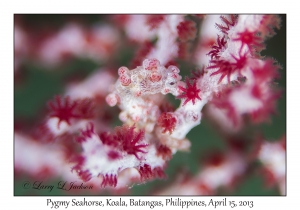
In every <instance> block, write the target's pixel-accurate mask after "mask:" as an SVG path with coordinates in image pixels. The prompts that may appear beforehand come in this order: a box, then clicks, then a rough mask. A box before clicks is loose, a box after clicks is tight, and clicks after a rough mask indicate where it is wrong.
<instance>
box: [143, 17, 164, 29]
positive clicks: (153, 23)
mask: <svg viewBox="0 0 300 210" xmlns="http://www.w3.org/2000/svg"><path fill="white" fill-rule="evenodd" d="M164 19H165V15H147V21H146V23H147V24H148V25H149V27H150V30H152V29H155V28H158V26H159V25H160V24H161V23H162V22H163V21H164Z"/></svg>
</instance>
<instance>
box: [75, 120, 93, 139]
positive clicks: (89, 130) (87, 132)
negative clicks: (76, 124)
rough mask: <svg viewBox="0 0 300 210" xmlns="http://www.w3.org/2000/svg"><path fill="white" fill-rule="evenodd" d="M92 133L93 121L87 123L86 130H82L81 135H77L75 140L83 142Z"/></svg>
mask: <svg viewBox="0 0 300 210" xmlns="http://www.w3.org/2000/svg"><path fill="white" fill-rule="evenodd" d="M93 134H95V132H94V124H93V123H89V124H88V125H87V126H86V130H82V131H81V136H79V137H78V138H77V141H78V142H79V143H81V142H84V141H86V139H87V138H91V137H92V135H93Z"/></svg>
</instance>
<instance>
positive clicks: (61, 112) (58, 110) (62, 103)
mask: <svg viewBox="0 0 300 210" xmlns="http://www.w3.org/2000/svg"><path fill="white" fill-rule="evenodd" d="M76 105H77V102H75V101H73V102H71V100H70V97H69V96H67V97H65V98H64V99H62V98H61V96H55V97H54V102H53V101H50V102H48V106H49V108H50V109H51V114H50V117H57V118H58V119H59V122H58V126H59V125H60V123H61V122H62V121H65V122H66V123H68V124H69V125H70V120H71V118H75V117H77V115H75V113H74V110H75V107H76Z"/></svg>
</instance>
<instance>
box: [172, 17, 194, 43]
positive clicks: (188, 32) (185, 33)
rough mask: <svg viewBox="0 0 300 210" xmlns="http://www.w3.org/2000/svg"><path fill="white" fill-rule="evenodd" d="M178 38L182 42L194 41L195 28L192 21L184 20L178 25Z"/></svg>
mask: <svg viewBox="0 0 300 210" xmlns="http://www.w3.org/2000/svg"><path fill="white" fill-rule="evenodd" d="M177 33H178V37H179V39H180V40H182V41H188V40H193V39H195V36H196V33H197V28H196V24H195V22H194V21H191V20H185V21H182V22H180V23H179V25H178V26H177Z"/></svg>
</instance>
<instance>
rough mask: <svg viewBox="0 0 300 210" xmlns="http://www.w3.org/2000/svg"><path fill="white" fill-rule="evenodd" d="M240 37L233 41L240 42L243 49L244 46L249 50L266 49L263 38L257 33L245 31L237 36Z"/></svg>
mask: <svg viewBox="0 0 300 210" xmlns="http://www.w3.org/2000/svg"><path fill="white" fill-rule="evenodd" d="M237 35H238V37H237V38H234V39H232V40H233V41H240V42H241V43H242V46H241V48H243V46H245V45H246V46H247V47H248V48H249V49H252V48H256V49H259V50H261V49H263V48H264V44H263V43H262V42H263V39H262V37H260V36H258V35H256V33H255V32H250V31H248V30H245V31H243V32H240V33H238V34H237Z"/></svg>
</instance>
